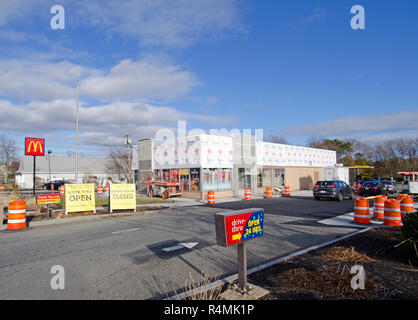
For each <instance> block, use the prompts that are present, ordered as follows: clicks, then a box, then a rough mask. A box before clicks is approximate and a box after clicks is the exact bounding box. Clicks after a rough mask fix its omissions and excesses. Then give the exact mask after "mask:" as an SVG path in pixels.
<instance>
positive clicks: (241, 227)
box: [215, 208, 264, 247]
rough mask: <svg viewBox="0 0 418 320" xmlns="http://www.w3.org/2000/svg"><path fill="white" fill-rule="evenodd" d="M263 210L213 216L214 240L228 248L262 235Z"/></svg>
mask: <svg viewBox="0 0 418 320" xmlns="http://www.w3.org/2000/svg"><path fill="white" fill-rule="evenodd" d="M263 222H264V209H260V208H251V209H243V210H233V211H227V212H221V213H216V214H215V226H216V239H217V243H218V245H220V246H223V247H228V246H230V245H233V244H237V243H241V242H243V241H247V240H250V239H254V238H257V237H261V236H262V235H263V229H264V228H263V227H264V225H263Z"/></svg>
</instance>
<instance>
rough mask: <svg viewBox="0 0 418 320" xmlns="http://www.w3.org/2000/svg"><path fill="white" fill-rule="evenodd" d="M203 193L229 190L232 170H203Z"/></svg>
mask: <svg viewBox="0 0 418 320" xmlns="http://www.w3.org/2000/svg"><path fill="white" fill-rule="evenodd" d="M202 189H203V191H209V190H231V189H232V170H231V169H223V168H219V169H208V168H206V169H203V186H202Z"/></svg>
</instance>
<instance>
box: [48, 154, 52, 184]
mask: <svg viewBox="0 0 418 320" xmlns="http://www.w3.org/2000/svg"><path fill="white" fill-rule="evenodd" d="M51 153H52V150H48V172H49V183H50V185H52V183H51Z"/></svg>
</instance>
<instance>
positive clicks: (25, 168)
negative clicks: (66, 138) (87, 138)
mask: <svg viewBox="0 0 418 320" xmlns="http://www.w3.org/2000/svg"><path fill="white" fill-rule="evenodd" d="M110 160H111V159H110V158H98V157H97V158H84V157H79V158H78V172H79V173H80V174H99V173H110V172H109V169H106V166H107V165H108V164H109V163H110ZM18 172H19V173H33V157H32V156H23V157H22V160H21V161H20V167H19V170H18ZM36 172H37V173H48V172H49V167H48V157H47V156H45V157H36ZM51 172H52V173H74V172H75V158H74V157H58V156H51Z"/></svg>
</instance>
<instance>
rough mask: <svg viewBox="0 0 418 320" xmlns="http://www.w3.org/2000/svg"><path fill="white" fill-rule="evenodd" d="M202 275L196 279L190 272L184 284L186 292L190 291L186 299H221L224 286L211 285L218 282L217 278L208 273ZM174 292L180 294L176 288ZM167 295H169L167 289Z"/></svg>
mask: <svg viewBox="0 0 418 320" xmlns="http://www.w3.org/2000/svg"><path fill="white" fill-rule="evenodd" d="M202 277H203V278H202V279H201V280H196V279H194V278H193V276H192V274H191V273H189V279H188V280H186V281H185V286H184V292H187V293H188V297H186V298H185V299H184V300H221V297H220V296H221V293H222V292H223V291H224V288H223V286H218V287H215V286H213V287H212V286H209V285H210V284H211V283H212V282H216V281H217V279H216V278H215V279H214V278H211V277H209V276H208V275H207V274H203V275H202ZM228 287H229V285H228ZM164 288H165V286H164ZM172 292H174V295H177V294H178V293H177V291H176V290H175V289H174V290H172ZM166 295H167V296H168V294H167V290H166Z"/></svg>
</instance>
